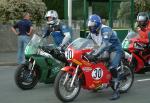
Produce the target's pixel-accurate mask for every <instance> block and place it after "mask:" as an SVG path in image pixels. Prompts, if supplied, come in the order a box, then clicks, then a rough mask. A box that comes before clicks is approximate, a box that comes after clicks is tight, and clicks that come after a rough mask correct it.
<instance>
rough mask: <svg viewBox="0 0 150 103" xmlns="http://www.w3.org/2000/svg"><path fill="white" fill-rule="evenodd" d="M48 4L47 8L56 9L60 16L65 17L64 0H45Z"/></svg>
mask: <svg viewBox="0 0 150 103" xmlns="http://www.w3.org/2000/svg"><path fill="white" fill-rule="evenodd" d="M43 1H44V2H45V4H46V6H47V10H56V11H57V12H58V14H59V18H60V19H62V18H64V0H43Z"/></svg>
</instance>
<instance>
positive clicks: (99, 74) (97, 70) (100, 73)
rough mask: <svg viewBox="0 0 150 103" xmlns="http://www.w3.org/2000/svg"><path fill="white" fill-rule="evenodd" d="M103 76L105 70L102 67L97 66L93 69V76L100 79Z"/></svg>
mask: <svg viewBox="0 0 150 103" xmlns="http://www.w3.org/2000/svg"><path fill="white" fill-rule="evenodd" d="M102 77H103V70H102V69H101V68H95V69H94V70H93V71H92V78H93V79H94V80H99V79H101V78H102Z"/></svg>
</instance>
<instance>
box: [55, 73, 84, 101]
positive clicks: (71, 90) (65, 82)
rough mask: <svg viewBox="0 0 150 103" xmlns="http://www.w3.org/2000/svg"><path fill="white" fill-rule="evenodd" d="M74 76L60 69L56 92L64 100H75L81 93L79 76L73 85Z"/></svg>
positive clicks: (56, 81)
mask: <svg viewBox="0 0 150 103" xmlns="http://www.w3.org/2000/svg"><path fill="white" fill-rule="evenodd" d="M72 79H73V76H72V75H71V74H69V73H67V72H65V71H60V72H59V73H58V75H57V77H56V79H55V84H54V87H55V94H56V96H57V97H58V98H59V99H60V100H61V101H63V102H70V101H73V100H74V99H75V98H76V97H77V96H78V94H79V92H80V89H81V84H80V82H79V78H78V76H77V77H76V78H75V81H74V83H73V85H72V87H71V82H72Z"/></svg>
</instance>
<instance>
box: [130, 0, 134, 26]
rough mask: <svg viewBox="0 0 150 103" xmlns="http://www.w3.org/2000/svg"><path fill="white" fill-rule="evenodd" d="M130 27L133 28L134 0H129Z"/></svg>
mask: <svg viewBox="0 0 150 103" xmlns="http://www.w3.org/2000/svg"><path fill="white" fill-rule="evenodd" d="M130 9H131V28H132V29H134V0H131V6H130Z"/></svg>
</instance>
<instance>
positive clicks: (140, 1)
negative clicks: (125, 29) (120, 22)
mask: <svg viewBox="0 0 150 103" xmlns="http://www.w3.org/2000/svg"><path fill="white" fill-rule="evenodd" d="M130 5H131V3H130V1H127V2H121V3H120V9H119V10H118V14H117V17H118V18H122V19H124V18H125V19H130V15H131V14H130ZM134 10H135V16H136V15H137V14H138V13H139V12H148V11H150V1H149V0H134Z"/></svg>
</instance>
